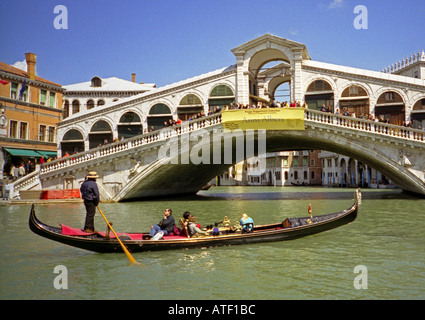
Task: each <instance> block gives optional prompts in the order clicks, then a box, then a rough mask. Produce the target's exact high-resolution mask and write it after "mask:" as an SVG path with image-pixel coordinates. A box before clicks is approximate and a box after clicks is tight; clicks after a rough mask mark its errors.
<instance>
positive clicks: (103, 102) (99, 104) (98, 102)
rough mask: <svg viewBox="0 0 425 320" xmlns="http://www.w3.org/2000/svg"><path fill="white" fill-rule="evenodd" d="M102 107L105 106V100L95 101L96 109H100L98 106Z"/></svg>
mask: <svg viewBox="0 0 425 320" xmlns="http://www.w3.org/2000/svg"><path fill="white" fill-rule="evenodd" d="M103 105H105V100H103V99H99V100H98V101H97V106H98V107H100V106H103Z"/></svg>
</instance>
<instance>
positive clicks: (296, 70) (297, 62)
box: [291, 49, 304, 102]
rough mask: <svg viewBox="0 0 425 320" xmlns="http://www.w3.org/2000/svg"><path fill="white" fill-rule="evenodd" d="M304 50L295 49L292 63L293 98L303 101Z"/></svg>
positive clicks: (293, 99)
mask: <svg viewBox="0 0 425 320" xmlns="http://www.w3.org/2000/svg"><path fill="white" fill-rule="evenodd" d="M302 62H303V58H302V52H301V49H300V50H296V51H294V61H293V63H292V65H291V69H292V72H293V74H292V81H291V100H292V101H300V102H301V101H303V100H304V97H303V94H302V80H303V78H302V70H301V67H302Z"/></svg>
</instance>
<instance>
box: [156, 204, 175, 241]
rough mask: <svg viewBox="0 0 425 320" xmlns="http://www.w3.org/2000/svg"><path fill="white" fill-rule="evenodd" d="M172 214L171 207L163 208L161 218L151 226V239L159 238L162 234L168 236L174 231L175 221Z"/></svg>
mask: <svg viewBox="0 0 425 320" xmlns="http://www.w3.org/2000/svg"><path fill="white" fill-rule="evenodd" d="M172 214H173V211H172V210H171V209H169V208H167V209H165V211H164V217H163V219H162V220H161V221H160V222H159V223H158V224H155V225H153V226H151V232H150V236H151V237H152V238H151V240H158V239H161V238H162V236H164V235H165V236H168V235H170V234H171V233H172V232H173V231H174V226H175V225H176V223H175V221H174V217H173V216H172Z"/></svg>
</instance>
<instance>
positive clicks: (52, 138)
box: [48, 127, 55, 142]
mask: <svg viewBox="0 0 425 320" xmlns="http://www.w3.org/2000/svg"><path fill="white" fill-rule="evenodd" d="M48 141H49V142H55V127H49V137H48Z"/></svg>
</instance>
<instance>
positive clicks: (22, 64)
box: [12, 60, 38, 75]
mask: <svg viewBox="0 0 425 320" xmlns="http://www.w3.org/2000/svg"><path fill="white" fill-rule="evenodd" d="M12 67H15V68H18V69H21V70H23V71H25V72H27V61H26V60H22V61H16V62H15V63H14V64H12ZM35 75H38V72H37V66H35Z"/></svg>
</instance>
